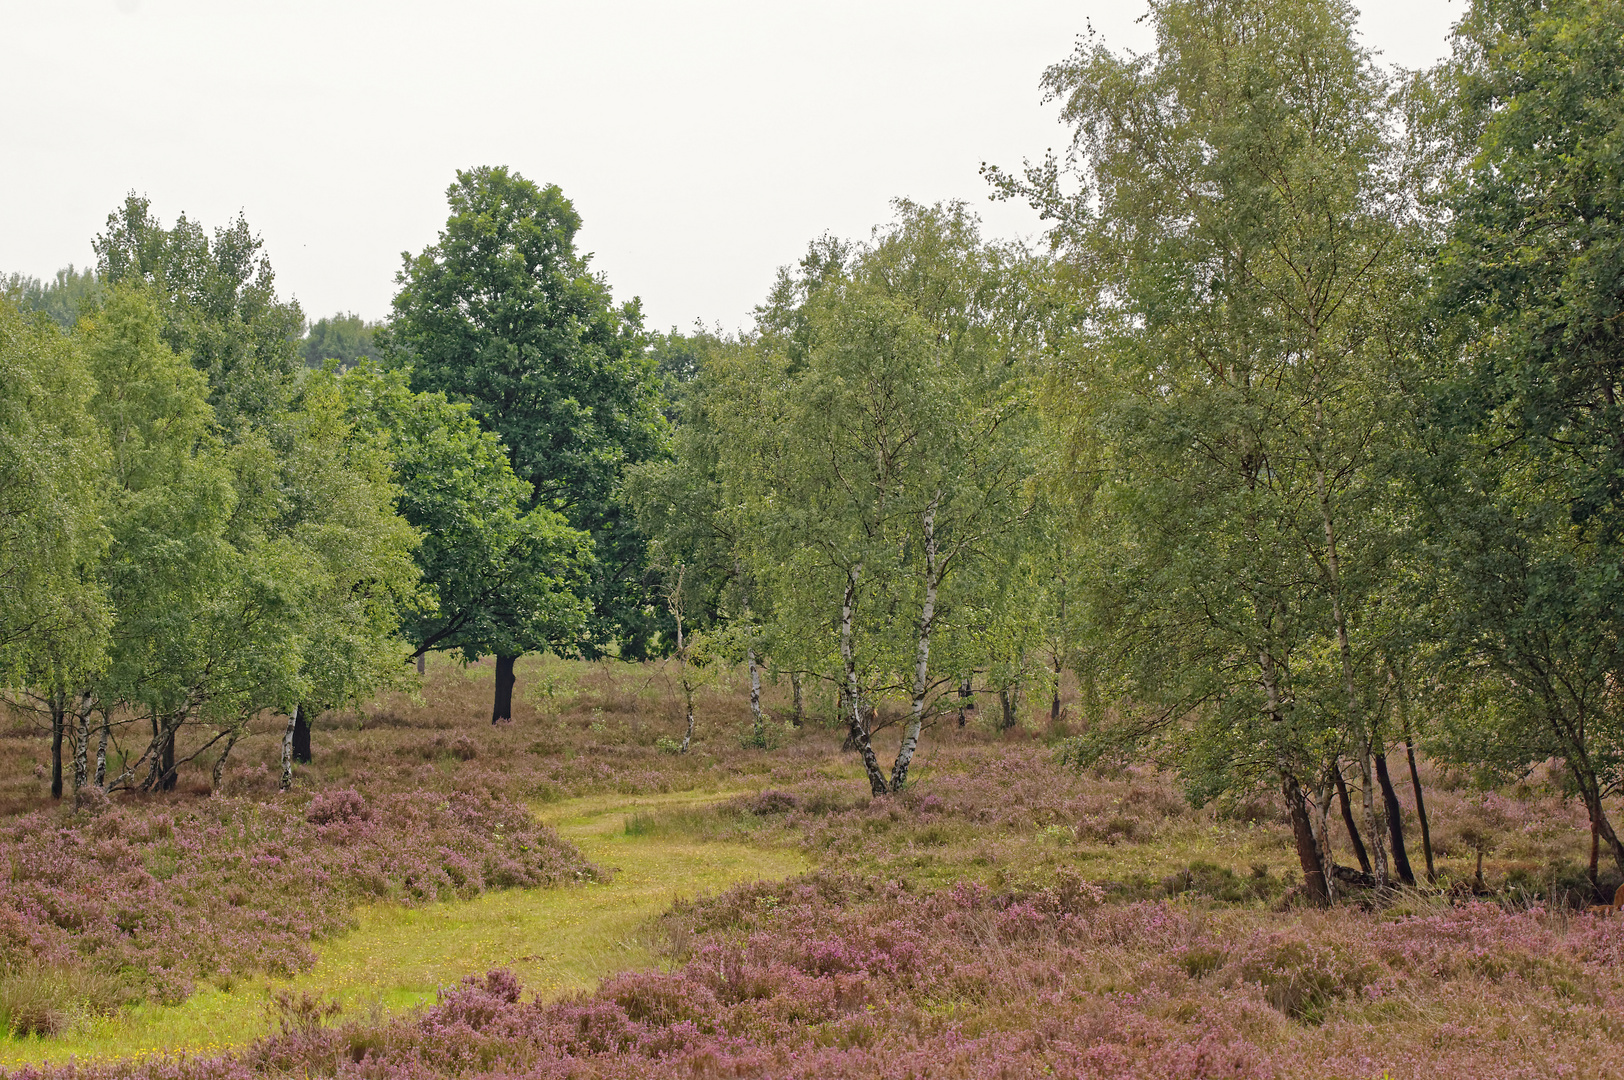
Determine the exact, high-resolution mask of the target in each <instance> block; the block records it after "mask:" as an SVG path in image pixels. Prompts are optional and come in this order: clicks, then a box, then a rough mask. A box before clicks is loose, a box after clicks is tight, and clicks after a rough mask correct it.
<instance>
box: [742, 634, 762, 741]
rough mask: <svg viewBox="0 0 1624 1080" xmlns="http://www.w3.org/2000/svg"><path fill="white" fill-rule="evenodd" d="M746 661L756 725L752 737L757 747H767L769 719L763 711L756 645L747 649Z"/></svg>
mask: <svg viewBox="0 0 1624 1080" xmlns="http://www.w3.org/2000/svg"><path fill="white" fill-rule="evenodd" d="M744 661H745V664H746V665H748V666H749V668H750V722H751V724H752V725H754V727H753V731H754V734H753V735H752V736H751V737H752V738H753V739H754V740H755V744H756V745H757V746H766V745H767V717H766V716H765V715H763V714H762V711H761V666H760V665H759V664H757V663H756V648H755V646H754V645H750V646H747V647H746V648H745V650H744Z"/></svg>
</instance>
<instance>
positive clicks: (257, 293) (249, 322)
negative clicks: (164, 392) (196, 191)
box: [94, 192, 304, 438]
mask: <svg viewBox="0 0 1624 1080" xmlns="http://www.w3.org/2000/svg"><path fill="white" fill-rule="evenodd" d="M262 246H263V245H262V243H261V241H260V238H259V237H258V236H256V235H255V234H254V233H253V232H252V231H251V230H250V229H249V227H248V222H247V220H246V219H244V218H243V217H242V216H241V215H240V214H239V215H238V217H237V220H236V221H234V222H232V223H231V224H230V225H229V226H226V227H223V228H217V229H215V230H214V236H213V239H212V240H211V239H210V238H209V237H208V236H206V235H205V234H204V232H203V227H202V226H201V225H200V224H198V223H197V222H195V221H191V220H189V219H188V218H187V217H186V215H185V214H182V215H181V216H180V217H179V218H178V219H177V220H176V221H175V224H174V226H173V227H171V228H169V229H165V228H164V227H163V224H162V222H160V221H159V220H158V218H157V217H155V216H154V215H153V214H152V211H151V204H150V203H149V201H148V200H147V199H146V198H145V197H142V196H138V195H136V194H134V193H133V192H132V193H131V194H130V195H129V196H128V197H127V198H126V199H125V200H124V205H122V206H121V207H119V208H118V209H117V210H116V211H114V212H113V213H111V214H109V215H108V216H107V231H106V232H105V233H102V234H101V235H99V236H97V237H96V240H95V242H94V247H95V249H96V260H97V263H96V269H97V273H98V275H99V276H100V278H101V280H102V281H103V282H105V283H107V284H116V283H119V282H135V281H140V282H146V283H147V284H148V285H150V286H152V288H153V290H154V295H155V296H156V297H157V298H158V302H159V307H160V310H161V312H162V316H163V323H162V331H161V334H162V337H163V340H164V342H165V344H167V345H168V346H169V347H170V348H171V349H173V350H174V351H175V352H176V353H178V354H179V355H181V356H183V357H185V358H186V359H187V360H188V361H189V362H190V363H191V364H192V366H194V367H195V368H197V370H199V371H201V372H202V373H203V374H204V375H206V376H207V377H208V380H209V402H210V404H211V405H213V406H214V409H215V415H216V419H217V420H218V422H219V424H220V427H221V429H222V430H223V431H224V432H225V433H226V434H227V435H228V436H229V437H232V438H235V437H236V436H237V435H238V434H239V433H241V432H242V431H244V430H246V429H247V428H248V427H249V426H251V425H253V424H255V423H264V422H266V421H268V420H269V418H270V417H271V416H273V415H274V414H275V413H277V412H278V411H280V410H282V409H285V408H287V405H288V402H289V399H290V398H291V396H292V394H293V389H294V382H295V380H294V376H295V373H296V372H297V371H298V370H299V366H300V365H299V357H298V352H297V350H296V342H297V340H298V338H299V337H300V335H301V333H302V331H303V327H304V316H303V314H302V313H301V312H300V311H299V305H298V304H297V303H296V302H292V301H283V300H281V299H280V298H279V297H278V296H277V295H276V275H275V273H274V272H273V271H272V270H271V263H270V260H269V259H268V258H267V257H266V256H265V255H264V254H263V252H262V251H261V248H262Z"/></svg>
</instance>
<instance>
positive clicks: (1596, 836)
mask: <svg viewBox="0 0 1624 1080" xmlns="http://www.w3.org/2000/svg"><path fill="white" fill-rule="evenodd" d="M1585 876H1586V877H1588V878H1589V879H1590V888H1591V889H1592V890H1593V891H1594V892H1595V894H1596V896H1597V898H1598V899H1599V898H1600V897H1601V882H1600V880H1598V879H1599V878H1600V877H1601V830H1600V829H1598V828H1596V823H1595V822H1594V821H1592V822H1591V823H1590V867H1589V869H1588V870H1587V871H1586V872H1585Z"/></svg>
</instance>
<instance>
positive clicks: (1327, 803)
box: [1308, 784, 1336, 898]
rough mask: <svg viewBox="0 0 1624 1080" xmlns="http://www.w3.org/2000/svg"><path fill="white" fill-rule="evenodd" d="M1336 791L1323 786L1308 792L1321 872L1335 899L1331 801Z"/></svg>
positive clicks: (1309, 808)
mask: <svg viewBox="0 0 1624 1080" xmlns="http://www.w3.org/2000/svg"><path fill="white" fill-rule="evenodd" d="M1334 791H1335V789H1334V788H1333V787H1332V785H1330V784H1322V785H1321V786H1320V788H1319V790H1317V791H1315V790H1313V789H1310V790H1309V792H1308V796H1309V797H1308V822H1309V824H1310V825H1311V826H1312V827H1313V830H1314V842H1315V844H1316V845H1318V847H1319V856H1320V872H1321V873H1323V874H1324V875H1325V886H1326V890H1327V891H1328V892H1330V893H1331V894H1332V896H1333V898H1334V896H1335V893H1336V857H1335V855H1334V854H1333V853H1332V850H1331V822H1330V811H1331V799H1332V798H1333V797H1334Z"/></svg>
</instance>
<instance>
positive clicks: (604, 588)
mask: <svg viewBox="0 0 1624 1080" xmlns="http://www.w3.org/2000/svg"><path fill="white" fill-rule="evenodd" d="M447 198H448V201H449V202H450V205H451V216H450V218H449V219H448V220H447V221H446V225H445V228H444V229H443V230H442V231H441V233H440V237H439V240H438V242H436V243H435V244H433V245H431V246H430V247H428V248H427V249H425V250H424V251H423V252H422V253H421V254H420V255H417V256H416V257H407V259H406V264H405V266H404V268H403V269H402V270H401V272H400V274H399V275H398V277H397V281H398V282H399V284H400V291H399V293H398V294H397V295H396V297H395V303H394V309H395V319H394V324H393V326H392V328H391V331H390V335H389V338H390V340H389V346H390V348H391V349H392V350H393V357H394V359H395V361H396V362H397V363H409V364H410V366H411V373H412V374H411V380H412V388H413V389H414V390H416V391H419V392H424V391H427V392H439V393H443V394H445V395H446V397H447V398H448V399H450V400H452V401H460V402H466V403H468V405H469V406H470V408H471V410H472V413H473V415H474V417H475V418H476V419H478V420H479V422H480V423H481V424H482V425H483V426H484V427H485V428H486V429H487V430H490V431H493V432H495V433H496V434H497V435H498V436H500V437H501V439H502V442H503V443H504V444H505V445H506V447H507V451H508V454H509V456H510V458H511V460H512V463H513V471H514V473H515V474H517V475H518V476H519V478H520V479H522V480H524V481H525V482H526V483H527V484H528V485H529V486H530V491H531V503H532V505H533V506H535V507H545V508H547V509H550V510H555V511H557V512H559V513H561V514H563V515H564V517H565V518H566V519H567V520H568V522H569V524H570V525H572V526H574V527H575V528H577V529H581V530H583V531H586V532H588V533H590V534H591V536H592V538H593V544H594V548H593V550H594V554H595V559H596V564H595V567H594V573H593V580H592V583H591V586H590V589H591V593H592V597H591V599H592V602H593V609H594V613H595V619H594V625H593V626H592V627H591V629H590V631H589V635H588V637H587V639H586V640H584V641H583V642H582V643H581V645H582V647H583V648H585V649H586V650H587V651H589V652H592V651H597V650H599V649H602V648H604V647H606V646H607V644H608V642H609V641H610V640H614V639H618V640H619V642H620V645H621V651H622V655H627V656H635V655H640V653H641V651H642V649H643V648H644V646H645V644H646V641H647V638H648V636H649V633H650V632H651V627H649V626H645V625H643V624H644V623H645V622H646V621H647V620H646V617H645V615H644V612H645V611H646V609H647V607H648V597H647V596H645V595H644V588H643V585H642V576H643V563H644V553H643V547H644V545H643V543H642V540H641V538H640V537H639V536H638V534H637V532H636V529H635V524H634V522H633V520H632V515H631V514H630V513H629V512H628V511H626V510H625V509H624V508H623V507H622V506H621V504H620V503H619V501H618V500H617V498H616V490H617V487H618V485H619V482H620V476H621V473H622V470H623V469H624V468H625V466H627V465H630V464H635V463H636V462H639V461H643V460H645V459H647V458H649V457H651V456H653V455H657V454H660V453H663V452H664V445H665V432H666V422H665V419H664V417H663V416H662V415H661V412H660V397H659V388H660V377H659V373H658V371H657V370H656V367H655V360H654V359H653V358H652V357H651V356H650V355H649V354H648V352H647V351H646V349H645V347H644V345H645V342H644V333H643V327H642V314H641V311H640V310H639V306H638V303H637V302H636V301H632V302H630V303H626V304H622V305H619V306H617V305H615V304H614V302H613V299H612V297H611V295H610V292H609V287H608V285H607V284H605V282H604V281H603V279H602V277H601V276H599V275H595V274H593V273H592V272H591V270H590V268H589V266H588V256H587V255H584V254H581V253H579V252H577V251H576V249H575V237H576V233H577V232H578V231H579V229H580V227H581V219H580V217H579V215H577V214H576V212H575V208H574V207H573V206H572V205H570V202H569V200H568V199H566V198H565V197H564V194H563V192H562V191H560V190H559V189H558V187H557V186H554V185H549V186H546V187H542V186H539V185H537V184H534V183H532V182H531V181H529V180H526V179H525V178H524V177H522V176H520V175H518V174H517V173H513V172H509V171H508V170H507V169H506V168H500V167H496V168H492V167H482V168H476V169H470V170H468V171H465V172H459V173H458V174H457V181H456V183H454V184H452V185H451V187H450V188H449V190H448V191H447Z"/></svg>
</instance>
